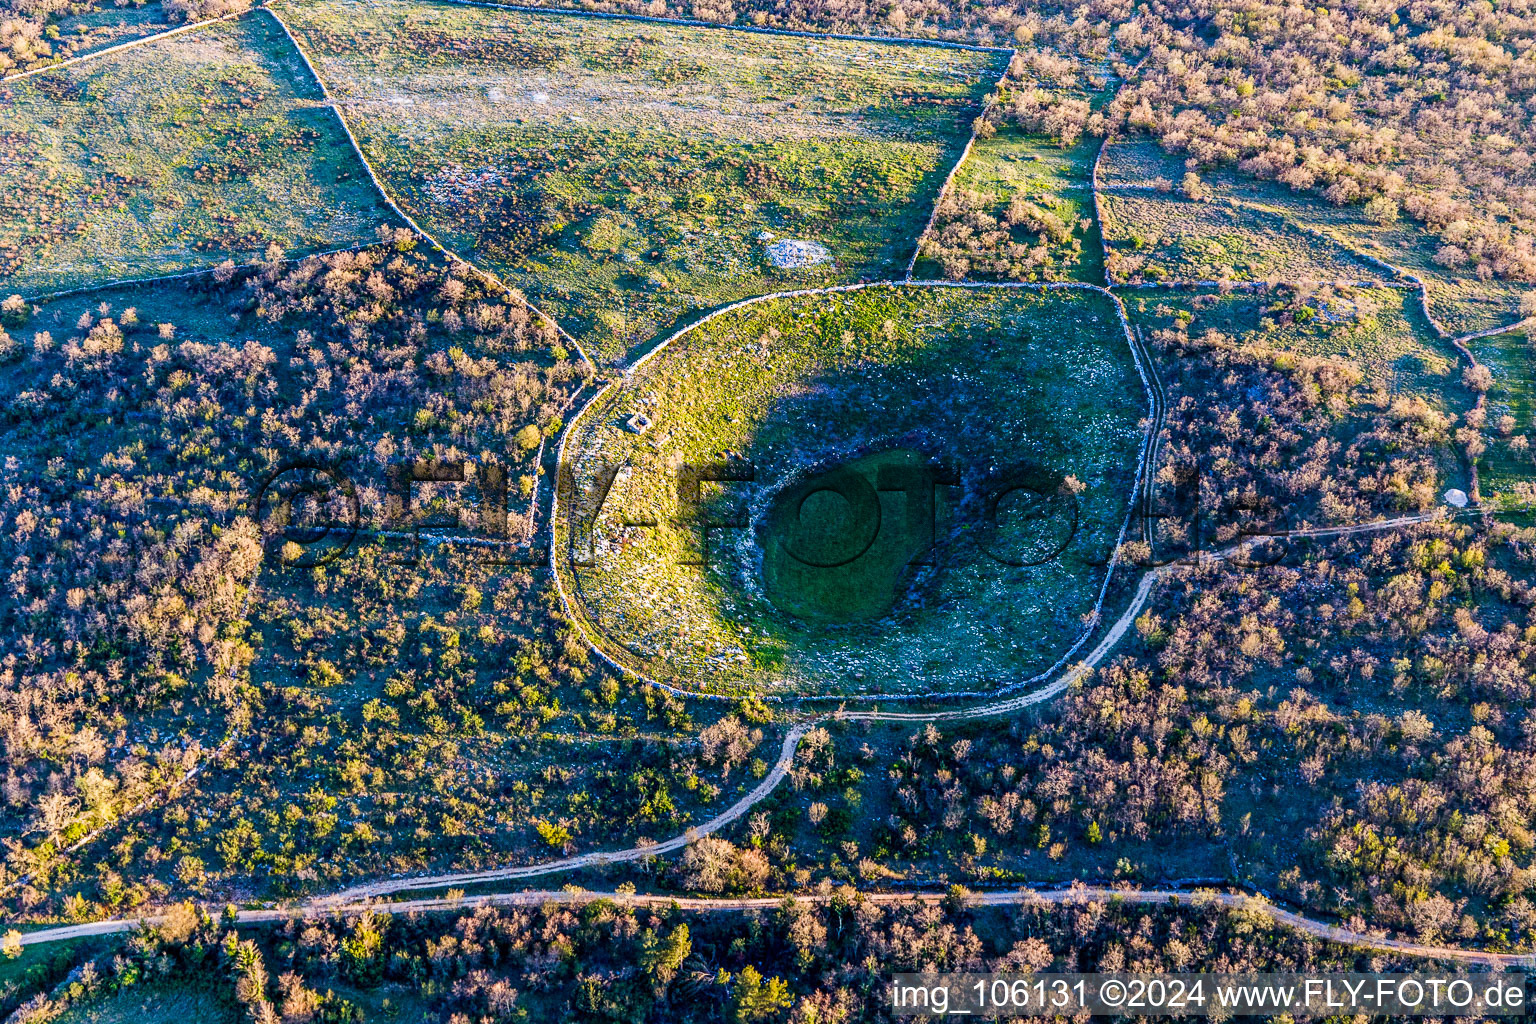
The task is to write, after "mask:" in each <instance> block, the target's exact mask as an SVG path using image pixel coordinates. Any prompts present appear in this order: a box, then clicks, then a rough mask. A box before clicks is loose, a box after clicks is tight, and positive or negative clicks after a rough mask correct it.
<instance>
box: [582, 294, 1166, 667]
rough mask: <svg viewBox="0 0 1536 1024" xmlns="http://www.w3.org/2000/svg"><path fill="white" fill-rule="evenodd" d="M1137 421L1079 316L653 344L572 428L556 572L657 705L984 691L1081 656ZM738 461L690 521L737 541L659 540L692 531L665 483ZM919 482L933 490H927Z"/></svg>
mask: <svg viewBox="0 0 1536 1024" xmlns="http://www.w3.org/2000/svg"><path fill="white" fill-rule="evenodd" d="M1145 407H1146V397H1145V394H1144V392H1143V389H1142V386H1141V383H1140V381H1139V379H1138V377H1137V374H1136V370H1135V366H1134V363H1133V362H1132V358H1131V355H1130V352H1129V350H1128V349H1127V346H1126V344H1125V341H1124V338H1123V335H1122V333H1121V331H1120V328H1119V326H1118V324H1117V322H1116V317H1115V311H1114V308H1113V306H1112V305H1111V303H1110V302H1109V300H1108V299H1106V298H1104V297H1103V296H1101V295H1098V294H1094V293H1091V292H1066V291H1063V292H1045V293H1041V292H1033V291H1015V290H983V291H977V290H962V289H944V288H925V287H919V286H909V287H904V288H877V289H868V290H863V291H858V292H854V293H851V294H845V295H830V296H811V297H806V298H800V299H775V300H770V301H767V302H764V303H761V304H758V305H754V306H752V307H748V308H746V309H743V310H740V311H736V312H733V313H730V314H727V315H725V316H722V317H720V318H718V319H716V320H714V321H712V322H710V323H709V324H708V325H707V326H705V327H702V328H699V329H698V330H696V331H694V332H693V333H690V334H688V335H686V336H684V337H683V338H682V339H679V340H678V341H676V342H674V343H673V344H672V346H670V347H669V348H667V349H665V350H663V351H661V352H660V353H658V354H657V355H656V356H655V357H654V358H653V359H651V360H650V361H648V362H646V363H645V364H644V365H643V367H642V368H640V369H638V370H636V371H634V372H633V373H632V374H631V375H630V376H628V377H626V378H625V379H624V381H623V382H622V384H620V385H619V386H617V387H615V388H613V389H611V390H610V391H609V392H608V393H607V394H606V395H605V396H604V397H603V398H602V399H601V400H600V401H599V402H598V403H597V404H595V405H594V406H592V407H590V408H589V409H588V410H587V411H586V412H585V414H584V415H583V416H582V418H581V419H580V420H578V421H577V422H576V423H575V424H574V425H573V427H572V430H573V431H574V433H573V434H572V436H571V438H570V440H569V441H568V444H567V450H566V456H567V462H568V464H569V465H570V466H571V467H572V471H573V480H572V483H571V485H570V486H569V487H568V489H567V490H568V494H569V498H568V504H567V505H566V506H565V507H566V510H567V511H569V510H571V509H575V512H574V515H571V516H567V515H562V516H561V517H560V519H559V520H558V521H557V524H556V529H557V562H558V565H559V572H560V574H561V577H562V580H563V581H564V584H565V586H566V588H567V591H568V592H569V593H571V594H574V595H575V596H576V597H577V598H578V599H579V601H580V603H581V605H582V607H583V609H584V613H585V616H586V618H587V624H588V626H589V627H590V628H591V630H592V635H593V636H594V637H596V638H597V639H598V642H599V643H600V645H601V646H602V647H603V649H604V650H605V651H608V652H609V653H611V654H613V655H614V656H615V657H617V658H619V659H620V660H622V661H624V662H626V663H628V664H630V665H632V666H634V667H635V668H637V669H638V670H640V671H644V672H646V673H647V674H651V675H653V676H661V677H665V678H666V679H668V680H670V681H673V682H676V683H677V684H678V685H683V686H687V687H690V688H707V689H712V690H723V691H732V692H735V691H741V690H751V691H754V692H768V693H777V694H792V693H820V694H828V693H839V692H854V693H857V692H861V691H862V692H890V691H892V690H906V691H930V690H937V691H968V690H989V689H993V688H996V687H998V686H1001V685H1005V684H1008V683H1012V682H1017V681H1020V680H1023V679H1026V678H1028V677H1029V676H1031V675H1033V674H1034V673H1038V672H1041V671H1043V670H1045V669H1046V668H1048V667H1049V666H1050V665H1051V664H1052V663H1053V662H1054V661H1055V660H1056V659H1057V658H1058V657H1060V656H1061V655H1062V654H1064V653H1065V651H1066V650H1067V649H1068V648H1069V647H1070V646H1071V645H1072V643H1073V641H1074V640H1075V639H1076V638H1077V637H1078V636H1079V635H1080V634H1081V632H1082V630H1083V622H1082V621H1081V618H1080V617H1081V616H1082V615H1083V614H1084V613H1085V612H1087V611H1089V610H1090V609H1091V608H1092V606H1093V603H1094V601H1095V599H1096V597H1097V596H1098V590H1099V586H1100V584H1101V583H1102V581H1103V568H1102V561H1101V559H1102V558H1103V557H1105V556H1107V552H1108V548H1109V546H1110V545H1111V544H1112V543H1113V541H1114V538H1115V537H1116V535H1117V533H1118V531H1119V529H1120V525H1121V523H1122V522H1123V520H1124V518H1125V515H1126V509H1127V502H1128V500H1129V494H1130V489H1131V481H1132V479H1133V477H1134V474H1135V462H1136V456H1137V450H1138V445H1139V442H1140V438H1141V431H1140V428H1139V426H1138V421H1139V418H1140V417H1141V416H1142V415H1143V414H1144V412H1145ZM635 413H644V414H645V415H646V416H648V417H650V418H651V420H652V421H653V422H652V425H651V426H650V427H649V428H648V429H646V430H645V431H644V432H643V433H635V432H634V430H633V428H632V427H631V426H628V425H626V424H627V421H628V418H629V417H630V416H632V415H633V414H635ZM741 459H746V460H748V461H750V462H751V463H752V465H753V467H754V479H753V481H752V482H751V484H750V485H748V484H719V483H714V484H699V485H697V488H696V489H697V491H698V505H697V509H698V510H699V512H700V514H701V515H702V516H703V517H704V518H706V519H710V520H711V521H715V522H727V521H730V520H732V519H735V520H736V521H738V522H743V523H750V524H752V526H753V528H751V529H715V530H712V531H711V532H710V533H709V536H708V541H707V543H708V550H707V553H706V551H705V550H704V549H703V548H702V547H701V546H700V541H699V531H698V529H697V526H696V522H697V521H698V520H694V521H695V525H694V526H692V527H686V528H682V529H679V528H678V527H677V525H676V524H677V523H678V522H679V520H680V517H683V518H685V519H686V517H687V516H688V514H689V512H690V510H692V509H693V507H694V506H692V505H690V504H688V494H687V489H686V488H684V487H682V486H681V485H679V483H678V481H679V479H680V477H679V474H680V473H683V472H684V471H683V469H682V467H683V466H684V465H688V464H710V463H720V462H722V461H725V462H727V463H730V464H737V465H739V464H740V461H741ZM604 465H607V466H609V467H611V468H612V469H613V471H614V473H615V474H616V475H614V476H613V477H612V478H611V479H612V483H611V487H610V489H609V492H608V495H607V498H606V501H605V502H604V504H603V505H602V506H601V508H602V511H601V514H600V515H598V516H597V519H596V525H595V528H594V529H592V530H591V531H590V533H591V536H590V537H589V536H588V533H589V530H588V525H587V524H588V523H589V522H590V521H591V520H592V518H593V510H594V509H595V508H597V507H598V506H597V502H596V492H595V491H593V490H592V489H591V488H592V485H593V481H594V480H595V479H596V478H597V477H598V475H599V473H600V469H601V467H602V466H604ZM929 465H939V466H943V467H946V468H947V469H948V470H949V471H950V472H951V473H952V474H953V475H952V476H949V477H947V479H949V480H950V481H951V482H952V483H951V484H950V485H944V486H938V487H933V486H931V485H926V484H925V483H924V482H923V479H922V470H923V467H924V466H929ZM1064 478H1067V479H1064ZM1014 487H1017V488H1018V489H1017V490H1010V489H1011V488H1014ZM1073 488H1076V489H1078V490H1079V491H1080V493H1079V494H1078V495H1077V498H1076V500H1075V502H1074V501H1073V500H1072V499H1071V498H1070V497H1068V496H1066V495H1064V493H1063V492H1064V491H1065V490H1068V489H1073ZM738 503H741V505H740V508H737V505H738ZM1074 505H1075V512H1074V511H1073V506H1074ZM1074 516H1075V518H1074ZM993 517H995V523H994V522H993ZM573 521H574V522H575V523H576V527H575V529H574V534H575V535H574V536H572V530H571V523H572V522H573ZM644 521H651V522H654V523H655V524H656V525H655V526H654V527H641V526H636V525H632V524H635V523H640V522H644ZM1074 522H1075V524H1076V530H1075V532H1074V531H1073V523H1074ZM627 524H629V525H627ZM685 526H686V524H685ZM930 538H931V540H932V548H931V552H930V553H928V554H926V555H925V554H924V552H925V551H928V549H929V547H930V544H929V541H930ZM567 544H569V545H570V546H569V547H566V546H565V545H567ZM706 557H707V559H708V561H709V566H708V568H707V569H706V568H704V567H702V566H700V565H696V564H689V563H691V562H697V561H699V560H700V559H701V558H706ZM584 562H590V564H581V563H584Z"/></svg>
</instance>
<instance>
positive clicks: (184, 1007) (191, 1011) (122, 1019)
mask: <svg viewBox="0 0 1536 1024" xmlns="http://www.w3.org/2000/svg"><path fill="white" fill-rule="evenodd" d="M228 988H229V993H228V994H224V993H216V992H214V991H213V990H212V989H211V988H209V987H207V986H195V987H194V986H191V985H177V984H167V985H135V986H133V987H132V988H126V989H123V990H122V991H120V992H117V993H114V994H113V995H110V996H105V997H101V998H97V999H91V998H89V997H87V998H85V999H82V1000H80V1001H79V1002H77V1003H76V1004H75V1005H73V1006H71V1007H70V1008H69V1009H67V1010H65V1011H64V1013H63V1014H61V1015H60V1016H58V1017H55V1018H53V1020H54V1022H55V1024H188V1022H192V1021H195V1022H197V1024H235V1022H237V1021H240V1020H244V1019H245V1014H244V1013H243V1012H242V1011H241V1007H240V1004H238V1003H236V1002H235V1000H234V998H233V988H234V986H233V985H230V986H228Z"/></svg>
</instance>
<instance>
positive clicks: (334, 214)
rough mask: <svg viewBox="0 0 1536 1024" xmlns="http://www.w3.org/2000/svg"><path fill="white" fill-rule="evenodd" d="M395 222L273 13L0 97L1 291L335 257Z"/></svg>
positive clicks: (53, 76)
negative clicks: (274, 254) (327, 253)
mask: <svg viewBox="0 0 1536 1024" xmlns="http://www.w3.org/2000/svg"><path fill="white" fill-rule="evenodd" d="M388 216H389V215H388V214H387V212H384V211H383V210H382V207H381V206H380V204H379V201H378V197H377V194H376V193H375V192H374V190H373V187H372V185H371V184H370V183H369V182H368V180H367V177H366V176H365V174H364V172H363V168H362V165H361V164H360V163H359V161H358V160H357V157H356V155H355V154H354V153H353V152H352V150H351V147H350V146H349V145H348V143H347V141H346V138H345V136H344V135H343V134H342V132H341V129H340V126H339V125H338V124H337V122H336V117H335V115H334V114H333V113H332V112H331V111H330V110H327V109H326V108H325V106H324V105H323V104H322V102H321V100H320V96H319V91H318V89H317V87H316V86H315V85H314V83H313V80H312V79H311V78H310V76H309V75H308V73H307V72H306V71H305V70H304V67H303V64H302V63H301V61H300V59H299V56H298V54H297V53H296V52H295V51H294V49H293V47H292V45H291V44H290V43H289V42H288V40H287V38H286V37H285V36H284V35H283V32H282V29H281V27H280V26H278V25H277V24H276V23H275V22H274V21H273V20H272V19H271V18H270V17H268V16H267V15H266V14H263V13H259V12H257V13H252V14H250V15H247V16H246V17H244V18H241V19H238V20H236V21H233V22H224V23H221V24H218V25H211V26H208V27H206V28H203V29H200V30H198V31H195V32H189V33H186V34H184V35H180V36H176V37H173V38H171V39H166V40H160V41H157V42H154V43H149V44H146V45H145V46H142V47H135V48H133V49H130V50H126V51H124V52H122V53H116V54H111V55H108V56H105V57H102V58H100V59H99V60H96V61H90V62H87V63H84V64H79V65H74V66H72V67H69V68H61V69H57V70H53V71H48V72H45V73H43V74H39V75H34V76H32V77H30V78H26V79H22V80H20V81H15V82H9V83H5V84H3V85H0V290H4V291H6V292H7V293H9V292H20V293H23V294H29V295H35V294H38V293H43V292H52V291H58V290H63V289H67V288H76V287H81V286H85V285H91V284H99V283H103V282H106V281H112V280H120V279H124V278H132V277H148V276H157V275H164V274H172V273H176V272H178V271H183V270H196V269H199V268H202V267H207V266H211V265H214V264H217V263H219V262H221V261H223V260H225V259H233V260H234V261H235V262H237V263H241V262H248V261H250V260H254V259H258V258H260V257H261V256H262V255H263V253H265V252H266V251H267V249H268V248H269V247H270V246H273V245H275V246H277V248H278V249H280V250H282V251H283V252H284V253H286V254H294V253H302V252H313V251H319V250H324V249H332V248H338V247H342V246H346V245H351V244H355V243H358V242H363V241H367V240H369V239H371V238H372V236H373V232H374V229H375V227H376V226H377V225H378V224H379V223H380V221H381V219H385V218H387V217H388Z"/></svg>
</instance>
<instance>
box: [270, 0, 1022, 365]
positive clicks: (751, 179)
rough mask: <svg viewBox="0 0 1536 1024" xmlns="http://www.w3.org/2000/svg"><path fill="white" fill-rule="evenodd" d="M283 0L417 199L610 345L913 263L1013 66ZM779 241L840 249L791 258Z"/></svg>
mask: <svg viewBox="0 0 1536 1024" xmlns="http://www.w3.org/2000/svg"><path fill="white" fill-rule="evenodd" d="M280 10H281V12H282V14H283V17H284V18H285V19H287V20H288V21H289V23H290V24H291V25H292V26H293V28H294V30H295V31H296V32H297V33H298V34H299V35H300V37H301V39H302V40H303V41H304V42H305V45H306V48H307V49H308V50H309V51H310V53H311V55H312V56H314V57H316V58H317V59H318V62H319V65H320V67H321V73H322V74H323V75H325V76H326V77H327V79H328V84H329V85H330V86H331V88H332V89H333V91H334V93H335V94H336V96H337V98H338V101H339V102H341V104H342V105H343V107H344V108H345V110H346V113H347V117H348V119H349V121H350V123H351V124H352V125H353V128H354V131H355V132H356V133H357V135H358V138H359V140H360V141H361V143H362V145H363V147H364V150H365V151H366V152H367V154H368V157H369V160H370V162H373V163H374V164H375V166H376V167H377V168H378V169H379V171H380V173H381V174H382V175H383V176H384V177H385V179H386V182H387V184H388V186H389V188H390V189H391V191H392V192H393V193H394V194H395V195H396V197H397V198H398V199H399V201H400V202H401V205H402V206H403V207H404V208H405V209H406V210H407V211H408V212H410V213H411V214H412V216H415V217H418V218H419V219H420V220H421V222H422V224H423V225H424V226H425V227H426V228H427V229H428V230H429V231H432V232H434V233H436V234H438V235H439V237H440V238H441V239H442V241H443V242H444V244H446V245H448V246H450V247H453V248H455V249H456V250H457V251H459V252H460V253H461V254H462V255H463V256H464V257H465V258H467V259H471V260H475V261H476V262H478V263H480V264H481V265H483V266H485V267H486V268H487V269H490V270H492V271H494V272H496V273H497V274H499V275H501V276H502V277H503V278H504V279H505V280H506V281H507V282H508V283H509V284H512V285H514V286H516V287H518V288H520V289H522V290H523V291H524V292H525V293H527V294H528V295H529V297H530V298H532V299H533V300H534V301H535V302H536V303H538V304H539V305H540V306H541V307H542V308H544V309H545V310H547V311H548V312H549V313H550V314H551V315H553V316H554V317H555V318H556V319H558V320H560V322H561V323H562V325H563V326H565V327H566V328H567V329H568V330H570V331H571V332H572V333H573V334H575V335H576V336H577V337H578V338H581V339H583V341H584V342H588V343H589V347H590V348H592V349H594V350H596V351H597V352H598V353H600V354H601V356H602V357H603V358H604V359H606V360H609V361H614V360H618V359H620V358H621V357H623V356H624V355H625V354H626V353H629V352H631V351H632V350H635V349H638V348H644V347H645V346H646V345H647V344H648V343H650V342H652V341H654V340H655V339H656V338H657V337H658V336H660V335H661V334H663V333H664V332H665V330H666V329H667V328H668V327H669V326H671V325H673V324H675V323H677V322H678V321H680V320H683V319H686V318H687V317H688V316H689V315H690V314H692V313H693V312H695V311H696V310H699V309H702V308H707V307H711V306H715V305H719V304H722V303H724V302H727V301H730V300H732V299H737V298H741V297H743V296H746V295H750V294H755V293H762V292H770V291H776V290H783V289H786V288H793V287H800V286H806V285H818V284H826V283H832V282H839V281H850V280H858V279H860V278H880V277H891V276H894V275H895V274H897V273H898V272H899V271H900V270H901V269H902V268H903V267H904V266H905V264H906V261H907V259H908V257H909V256H910V255H911V253H912V250H913V247H914V246H915V245H916V244H917V238H918V235H919V233H920V232H921V230H922V227H923V225H924V223H925V222H926V220H927V217H928V213H929V209H930V204H931V203H932V201H933V197H934V195H935V193H936V192H937V189H938V186H939V183H940V181H942V179H943V177H944V175H945V174H946V173H947V172H948V170H949V167H950V166H951V164H952V162H953V161H954V159H955V158H956V157H957V156H958V154H959V151H960V149H961V148H962V146H963V145H964V142H965V139H966V138H967V137H968V135H969V133H970V122H971V120H972V119H973V118H974V117H975V116H976V114H977V113H978V112H979V110H980V101H981V99H982V97H983V96H984V95H985V93H986V92H987V90H988V89H989V88H991V86H992V84H993V83H994V82H995V81H996V79H997V77H998V75H999V74H1000V73H1001V72H1002V56H1001V55H998V54H988V53H973V52H966V51H955V50H945V49H940V48H936V47H923V46H899V45H889V44H878V43H860V42H846V41H837V40H805V39H798V38H789V37H781V36H765V35H754V34H747V33H739V32H729V31H720V30H711V29H700V28H689V27H681V26H670V25H657V24H645V23H639V22H630V21H622V20H598V19H590V18H581V17H570V16H558V15H530V14H523V13H516V12H509V11H494V10H485V9H473V8H463V7H452V6H447V5H436V4H430V3H402V2H388V3H383V4H377V5H369V6H363V5H359V4H350V3H347V4H313V3H310V4H291V3H285V4H283V5H282V7H281V8H280ZM783 239H790V240H803V241H807V242H813V243H816V244H818V245H821V246H824V247H825V249H826V250H827V256H828V261H827V262H823V263H820V264H818V265H814V266H808V267H803V268H791V269H780V268H776V267H775V266H773V265H772V264H771V263H770V261H769V258H768V255H767V251H766V246H767V244H768V243H769V242H770V241H773V240H783Z"/></svg>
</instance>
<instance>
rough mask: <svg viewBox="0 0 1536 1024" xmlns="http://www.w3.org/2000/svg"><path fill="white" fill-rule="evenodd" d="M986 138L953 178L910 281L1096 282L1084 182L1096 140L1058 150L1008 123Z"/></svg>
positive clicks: (1097, 253)
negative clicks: (932, 279) (920, 279)
mask: <svg viewBox="0 0 1536 1024" xmlns="http://www.w3.org/2000/svg"><path fill="white" fill-rule="evenodd" d="M993 132H994V133H989V134H988V135H987V137H985V138H977V139H976V141H975V143H974V144H973V145H972V146H971V151H970V153H969V154H968V155H967V156H966V158H965V162H964V163H963V164H961V166H960V169H959V170H958V171H957V172H956V173H955V176H954V179H953V180H952V181H951V183H950V189H949V191H948V192H947V193H946V194H945V197H944V199H943V201H942V204H941V206H940V209H939V215H938V218H937V219H936V220H935V222H934V225H933V230H932V231H931V232H929V234H928V235H927V236H925V238H924V240H923V247H922V249H921V254H922V255H921V258H920V259H919V260H918V262H917V266H916V267H915V268H914V274H915V276H917V277H920V278H937V277H948V278H954V279H960V278H970V279H973V280H1014V281H1037V280H1047V281H1088V282H1091V283H1094V284H1099V283H1102V282H1103V280H1104V265H1103V263H1104V261H1103V254H1102V251H1101V247H1100V245H1099V235H1098V225H1097V222H1096V220H1095V219H1094V212H1093V194H1092V189H1091V181H1090V178H1091V175H1092V167H1093V158H1094V155H1095V154H1096V153H1097V152H1098V147H1099V140H1098V139H1096V138H1091V137H1085V138H1081V139H1079V140H1078V141H1077V142H1075V143H1074V144H1073V145H1071V146H1067V147H1063V146H1061V145H1059V144H1058V143H1057V142H1056V141H1055V140H1054V139H1052V138H1050V137H1047V136H1044V135H1035V134H1028V133H1026V132H1024V131H1023V130H1021V129H1020V128H1019V127H1018V126H1016V125H1013V124H1004V125H1002V126H1001V127H998V128H995V129H993Z"/></svg>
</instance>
